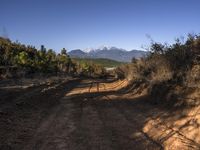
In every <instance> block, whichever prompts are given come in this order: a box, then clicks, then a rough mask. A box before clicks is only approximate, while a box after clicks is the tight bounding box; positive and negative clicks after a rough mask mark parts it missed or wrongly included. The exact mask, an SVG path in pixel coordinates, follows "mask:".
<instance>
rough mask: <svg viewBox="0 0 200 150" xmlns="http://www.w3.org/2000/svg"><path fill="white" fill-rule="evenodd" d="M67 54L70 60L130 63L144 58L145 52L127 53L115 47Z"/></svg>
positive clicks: (75, 51)
mask: <svg viewBox="0 0 200 150" xmlns="http://www.w3.org/2000/svg"><path fill="white" fill-rule="evenodd" d="M68 54H69V55H70V57H72V58H106V59H111V60H116V61H121V62H131V60H132V58H141V57H143V56H145V55H146V54H147V52H146V51H142V50H131V51H127V50H125V49H122V48H116V47H109V48H108V47H103V48H102V49H91V50H90V51H88V52H84V50H81V49H75V50H71V51H70V52H68Z"/></svg>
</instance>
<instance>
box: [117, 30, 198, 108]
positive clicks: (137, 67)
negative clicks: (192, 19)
mask: <svg viewBox="0 0 200 150" xmlns="http://www.w3.org/2000/svg"><path fill="white" fill-rule="evenodd" d="M149 51H150V53H149V54H148V55H147V56H146V57H145V58H142V59H140V60H136V59H133V61H132V64H129V65H126V66H122V67H119V68H118V69H117V70H116V73H117V74H118V76H120V77H126V78H127V79H128V80H130V84H132V82H135V83H136V82H141V83H145V84H146V85H148V94H149V95H150V96H152V98H153V101H154V103H164V104H166V103H167V104H169V101H170V104H173V105H177V103H179V105H187V106H189V105H193V104H194V103H190V104H189V103H188V104H186V103H187V102H191V101H188V99H187V100H184V97H185V98H186V97H187V96H188V95H191V92H194V91H197V90H196V89H197V88H199V84H200V83H199V81H200V80H199V77H200V36H199V35H191V34H189V35H188V37H187V39H186V40H185V41H183V40H182V41H181V40H180V39H177V40H176V41H175V43H174V44H172V45H167V44H161V43H156V42H152V44H151V46H150V48H149ZM180 98H182V99H181V101H180ZM193 98H194V97H191V99H193ZM168 100H169V101H168ZM164 101H165V102H164ZM195 103H198V100H196V101H195Z"/></svg>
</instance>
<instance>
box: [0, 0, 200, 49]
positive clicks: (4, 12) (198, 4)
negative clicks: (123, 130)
mask: <svg viewBox="0 0 200 150" xmlns="http://www.w3.org/2000/svg"><path fill="white" fill-rule="evenodd" d="M192 32H193V33H200V0H0V35H7V36H8V37H9V38H10V39H11V40H13V41H15V40H19V41H20V42H21V43H25V44H30V45H34V46H36V47H39V46H40V45H41V44H44V45H45V47H47V48H53V49H54V50H56V51H59V50H60V49H61V48H63V47H65V48H66V49H68V50H72V49H78V48H80V49H85V48H90V47H92V48H97V47H99V46H102V45H106V46H116V47H119V48H124V49H127V50H131V49H141V46H142V45H146V44H148V43H150V42H149V39H148V38H147V37H146V35H150V36H151V37H152V38H153V39H154V40H155V41H158V42H168V43H171V42H172V41H173V40H174V39H175V38H176V37H180V36H182V35H183V36H184V35H186V34H187V33H192Z"/></svg>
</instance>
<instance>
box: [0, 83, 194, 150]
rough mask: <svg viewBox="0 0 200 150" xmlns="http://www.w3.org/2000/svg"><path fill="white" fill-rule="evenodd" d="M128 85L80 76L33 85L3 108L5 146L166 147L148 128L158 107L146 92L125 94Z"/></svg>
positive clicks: (22, 149)
mask: <svg viewBox="0 0 200 150" xmlns="http://www.w3.org/2000/svg"><path fill="white" fill-rule="evenodd" d="M125 85H126V81H116V82H114V83H112V82H107V83H103V82H102V81H97V80H94V81H91V80H74V81H67V82H63V83H60V84H56V86H55V84H52V85H51V86H46V87H45V85H43V86H42V87H41V86H40V87H35V88H33V89H31V90H30V89H29V90H27V93H28V92H29V94H28V95H29V96H28V97H27V93H26V95H23V94H22V95H21V96H19V97H20V98H12V99H13V100H12V106H9V107H10V108H9V107H7V105H8V104H7V105H6V104H4V105H2V106H1V107H0V108H1V109H0V110H1V111H0V115H1V116H2V118H1V119H0V121H1V122H0V127H1V128H0V133H1V135H0V137H1V139H0V141H1V144H0V149H2V150H4V149H5V150H6V149H17V150H18V149H19V150H140V149H141V150H144V149H149V150H156V149H164V147H163V144H162V142H161V141H158V140H154V138H152V137H150V136H149V135H148V134H147V133H146V132H144V129H145V124H146V123H147V122H148V121H149V120H150V118H151V117H153V116H155V112H156V111H157V110H155V108H154V107H153V106H151V105H149V104H148V103H146V99H145V97H139V98H135V99H130V97H127V95H125V94H120V91H119V90H120V88H122V87H124V86H125ZM44 89H45V90H44ZM24 96H25V98H24ZM16 99H17V100H16ZM13 102H15V103H13ZM20 102H21V103H20ZM16 104H17V106H16ZM15 112H16V113H15ZM26 113H27V114H26ZM5 116H6V119H5ZM2 128H3V129H2ZM162 129H163V128H162ZM158 130H160V129H159V127H158ZM166 131H167V130H166ZM166 136H167V135H166ZM182 141H187V139H186V140H185V137H182ZM187 142H188V141H187ZM189 142H191V141H189ZM196 146H198V145H196ZM192 148H194V149H195V148H197V147H195V144H194V147H192ZM171 149H173V148H171ZM174 149H176V148H175V147H174Z"/></svg>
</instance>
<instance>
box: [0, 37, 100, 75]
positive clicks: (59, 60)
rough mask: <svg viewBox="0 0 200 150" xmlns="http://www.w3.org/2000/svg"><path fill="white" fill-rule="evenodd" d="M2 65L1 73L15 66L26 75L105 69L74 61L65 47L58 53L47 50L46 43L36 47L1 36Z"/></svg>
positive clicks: (81, 72) (90, 73)
mask: <svg viewBox="0 0 200 150" xmlns="http://www.w3.org/2000/svg"><path fill="white" fill-rule="evenodd" d="M0 67H1V72H0V73H1V75H2V74H3V73H5V72H3V71H2V70H4V71H5V70H6V68H15V70H16V69H17V70H20V71H21V72H23V73H24V74H26V75H29V74H34V73H42V74H61V73H62V74H76V75H87V76H89V75H94V74H95V73H98V71H100V72H101V73H102V72H103V71H104V69H103V68H102V67H101V66H97V65H95V64H91V63H80V62H76V61H74V60H73V59H71V58H70V56H69V55H68V54H67V50H66V49H65V48H63V49H62V50H61V51H60V52H59V53H56V52H55V51H54V50H52V49H48V50H47V49H46V48H45V47H44V45H42V46H41V48H40V49H36V48H35V47H34V46H30V45H24V44H21V43H19V42H12V41H11V40H10V39H6V38H2V37H0ZM2 68H4V69H2ZM7 70H8V69H7ZM15 73H16V71H15ZM101 73H100V74H101ZM12 74H13V73H12Z"/></svg>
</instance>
